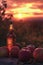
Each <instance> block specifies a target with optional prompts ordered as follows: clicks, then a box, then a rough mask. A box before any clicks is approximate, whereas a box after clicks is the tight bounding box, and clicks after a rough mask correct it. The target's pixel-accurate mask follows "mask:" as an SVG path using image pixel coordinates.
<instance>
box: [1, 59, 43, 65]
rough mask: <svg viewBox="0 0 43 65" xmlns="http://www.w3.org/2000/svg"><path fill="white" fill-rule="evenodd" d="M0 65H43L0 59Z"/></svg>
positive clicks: (42, 64) (41, 64) (40, 64)
mask: <svg viewBox="0 0 43 65" xmlns="http://www.w3.org/2000/svg"><path fill="white" fill-rule="evenodd" d="M0 65H43V63H38V62H35V63H23V62H20V61H18V59H16V58H0Z"/></svg>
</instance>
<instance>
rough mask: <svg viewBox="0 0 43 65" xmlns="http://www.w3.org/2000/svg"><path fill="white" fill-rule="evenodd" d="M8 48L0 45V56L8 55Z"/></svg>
mask: <svg viewBox="0 0 43 65" xmlns="http://www.w3.org/2000/svg"><path fill="white" fill-rule="evenodd" d="M8 55H9V50H8V48H7V47H6V46H3V47H0V57H8Z"/></svg>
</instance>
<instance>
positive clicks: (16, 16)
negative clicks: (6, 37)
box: [14, 13, 23, 19]
mask: <svg viewBox="0 0 43 65" xmlns="http://www.w3.org/2000/svg"><path fill="white" fill-rule="evenodd" d="M14 17H15V18H17V19H22V18H23V15H22V13H18V14H15V15H14Z"/></svg>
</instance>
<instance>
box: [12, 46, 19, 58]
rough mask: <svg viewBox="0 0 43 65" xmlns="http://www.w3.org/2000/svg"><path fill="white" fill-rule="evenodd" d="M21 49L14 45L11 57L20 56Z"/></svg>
mask: <svg viewBox="0 0 43 65" xmlns="http://www.w3.org/2000/svg"><path fill="white" fill-rule="evenodd" d="M19 51H20V48H19V47H18V46H13V47H12V49H11V57H15V58H16V57H18V53H19Z"/></svg>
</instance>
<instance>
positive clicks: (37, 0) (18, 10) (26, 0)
mask: <svg viewBox="0 0 43 65" xmlns="http://www.w3.org/2000/svg"><path fill="white" fill-rule="evenodd" d="M6 1H7V4H8V7H7V10H6V13H11V14H13V16H14V17H15V18H19V19H22V18H28V17H29V18H31V17H43V0H6Z"/></svg>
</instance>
